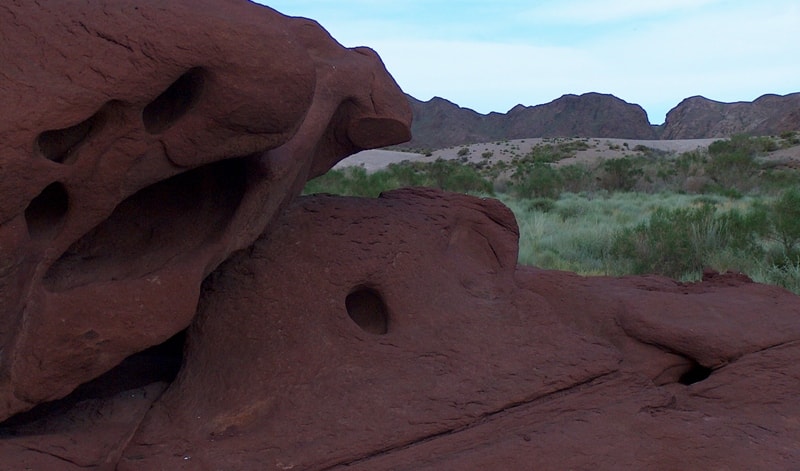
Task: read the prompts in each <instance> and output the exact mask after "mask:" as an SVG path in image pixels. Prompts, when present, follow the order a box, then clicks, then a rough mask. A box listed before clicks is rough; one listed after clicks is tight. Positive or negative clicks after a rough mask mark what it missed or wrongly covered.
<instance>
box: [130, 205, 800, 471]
mask: <svg viewBox="0 0 800 471" xmlns="http://www.w3.org/2000/svg"><path fill="white" fill-rule="evenodd" d="M516 242H517V229H516V224H515V223H514V221H513V218H512V215H511V214H510V212H509V211H508V209H506V208H505V207H503V206H501V205H500V204H499V203H498V202H496V201H493V200H480V199H477V198H472V197H467V196H460V195H454V194H445V193H441V192H437V191H432V190H402V191H396V192H390V193H387V194H385V195H384V196H383V197H382V198H381V199H378V200H365V199H352V198H336V197H315V198H306V199H303V200H301V201H299V202H298V204H297V205H296V206H295V207H294V208H293V209H292V210H291V211H290V213H289V214H288V215H287V216H286V217H285V219H283V220H282V221H281V224H280V227H278V228H277V229H276V230H275V231H274V232H272V234H271V235H270V237H269V238H262V239H261V240H259V241H258V242H257V243H256V245H255V246H254V248H253V250H252V251H250V252H248V253H247V254H244V253H242V254H239V255H237V256H235V257H234V258H233V259H232V260H230V261H229V262H228V263H226V264H225V265H224V266H223V267H222V268H221V270H220V272H219V275H218V276H215V277H213V278H212V279H211V280H210V281H209V282H208V284H207V285H206V286H205V291H204V293H205V294H204V297H203V300H202V302H201V306H200V310H199V314H198V318H197V319H196V322H195V323H194V324H193V326H192V327H191V329H190V330H189V333H188V336H189V344H188V345H189V346H188V350H187V356H186V361H185V364H184V367H183V369H182V371H181V374H180V375H179V377H178V379H177V381H176V382H175V383H173V384H172V385H171V387H170V389H169V390H168V392H167V393H166V394H165V396H163V398H161V399H160V400H159V401H158V402H157V403H156V404H155V407H154V409H153V410H151V411H150V413H149V414H148V415H147V417H146V418H145V421H144V422H143V425H142V427H141V428H140V430H139V431H138V432H137V434H136V436H135V437H134V438H133V440H132V442H131V445H130V446H129V448H128V449H127V450H126V451H125V454H124V457H123V460H122V464H121V465H120V469H124V470H144V469H159V468H158V466H162V467H163V469H175V468H178V467H179V466H180V465H181V464H184V463H186V462H187V461H189V462H191V463H193V464H192V466H197V469H204V468H209V469H215V468H219V467H223V466H232V467H234V468H238V469H270V468H277V469H281V468H283V469H329V468H338V467H340V466H341V467H345V466H347V467H352V468H355V469H364V470H380V469H408V470H414V469H431V470H433V469H437V470H439V469H476V470H477V469H487V468H493V469H531V468H533V469H569V468H573V469H620V468H625V469H691V468H694V469H699V468H703V469H708V468H712V467H719V468H722V469H753V468H759V467H761V468H763V467H766V468H769V469H786V468H788V467H789V466H790V465H792V464H793V463H796V462H798V460H800V449H798V448H797V447H796V444H797V443H798V440H800V422H799V421H798V419H800V410H799V409H798V408H797V406H796V400H795V399H796V393H795V391H796V390H797V388H798V386H800V366H797V365H799V364H800V363H798V362H797V361H796V359H797V358H798V355H800V342H798V339H800V316H799V314H800V298H798V297H796V296H794V295H791V294H790V293H788V292H786V291H784V290H781V289H779V288H775V287H770V286H764V285H758V284H755V283H750V282H747V281H745V280H742V279H740V278H737V277H725V276H718V277H715V278H714V279H713V280H710V281H708V282H703V283H697V284H688V285H687V284H681V283H677V282H675V281H672V280H669V279H666V278H661V277H631V278H622V279H613V278H584V277H580V276H577V275H574V274H570V273H561V272H547V271H541V270H536V269H532V268H524V267H521V268H516V265H515V262H514V261H515V258H516V250H517V245H516Z"/></svg>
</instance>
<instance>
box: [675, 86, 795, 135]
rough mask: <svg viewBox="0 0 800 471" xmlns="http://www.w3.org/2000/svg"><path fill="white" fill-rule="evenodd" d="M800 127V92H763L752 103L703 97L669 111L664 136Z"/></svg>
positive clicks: (775, 131) (777, 131)
mask: <svg viewBox="0 0 800 471" xmlns="http://www.w3.org/2000/svg"><path fill="white" fill-rule="evenodd" d="M799 129H800V93H792V94H789V95H784V96H781V95H764V96H762V97H760V98H758V99H757V100H755V101H753V102H738V103H721V102H718V101H713V100H709V99H708V98H704V97H701V96H696V97H691V98H687V99H685V100H683V101H682V102H681V103H680V104H679V105H678V106H676V107H675V108H673V109H672V110H670V112H669V113H667V119H666V121H665V122H664V125H663V131H662V138H663V139H699V138H711V137H729V136H731V135H733V134H741V133H746V134H752V135H770V134H780V133H781V132H784V131H796V130H799Z"/></svg>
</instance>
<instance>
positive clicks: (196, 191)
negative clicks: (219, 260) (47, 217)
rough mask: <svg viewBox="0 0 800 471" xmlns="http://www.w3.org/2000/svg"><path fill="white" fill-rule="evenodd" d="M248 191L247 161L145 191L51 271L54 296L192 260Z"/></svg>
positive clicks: (123, 205) (120, 207) (201, 171)
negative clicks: (60, 292) (194, 254)
mask: <svg viewBox="0 0 800 471" xmlns="http://www.w3.org/2000/svg"><path fill="white" fill-rule="evenodd" d="M246 187H247V162H246V160H245V159H238V158H237V159H229V160H223V161H221V162H215V163H213V164H209V165H206V166H203V167H198V168H195V169H192V170H189V171H187V172H184V173H182V174H179V175H176V176H174V177H171V178H168V179H166V180H163V181H160V182H158V183H155V184H153V185H151V186H148V187H145V188H143V189H141V190H139V191H138V192H136V193H135V194H133V195H131V196H130V197H128V198H127V199H125V200H124V201H122V202H121V203H120V204H119V205H118V206H117V208H116V209H115V210H114V212H113V213H112V214H111V215H110V216H109V217H108V219H106V220H105V221H103V222H102V223H100V224H98V225H97V226H96V227H95V228H93V229H92V230H91V231H89V232H88V233H86V234H85V235H84V236H83V237H81V238H80V239H79V240H77V241H76V242H75V243H73V244H72V246H70V247H69V248H68V249H67V251H66V252H65V253H64V254H63V255H62V256H61V258H59V259H58V260H57V261H56V262H55V263H54V264H53V265H52V266H51V267H50V269H49V270H48V272H47V274H45V277H44V279H43V283H44V286H45V287H46V288H47V289H48V290H50V291H54V292H58V291H64V290H67V289H72V288H75V287H77V286H84V285H87V284H90V283H94V282H100V281H112V280H129V279H135V278H141V277H143V276H145V275H147V274H149V273H154V272H156V271H158V270H159V269H161V268H162V267H164V266H165V265H167V264H169V263H174V260H175V259H177V258H179V257H191V256H192V254H193V253H197V252H199V251H202V250H204V249H205V247H207V246H208V244H212V243H215V242H216V241H218V240H219V237H221V236H222V235H223V234H224V233H225V230H227V228H228V225H229V224H230V221H231V218H233V216H234V215H235V213H236V211H237V209H238V208H239V205H240V203H241V201H242V198H243V197H244V194H245V190H246Z"/></svg>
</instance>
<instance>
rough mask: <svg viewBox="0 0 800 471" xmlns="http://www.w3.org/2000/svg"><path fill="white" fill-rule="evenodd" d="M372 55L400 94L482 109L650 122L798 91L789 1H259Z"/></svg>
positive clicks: (798, 38)
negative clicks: (555, 107) (706, 104)
mask: <svg viewBox="0 0 800 471" xmlns="http://www.w3.org/2000/svg"><path fill="white" fill-rule="evenodd" d="M258 3H262V4H266V5H268V6H270V7H272V8H274V9H276V10H278V11H280V12H281V13H284V14H286V15H290V16H303V17H307V18H312V19H314V20H316V21H318V22H319V23H320V24H321V25H322V26H323V27H324V28H325V29H327V30H328V32H330V33H331V35H332V36H333V37H334V38H335V39H336V40H337V41H339V42H340V43H341V44H343V45H344V46H347V47H355V46H369V47H371V48H373V49H375V50H376V51H377V52H378V54H379V55H380V56H381V58H382V59H383V62H384V63H385V64H386V67H387V69H388V70H389V72H390V73H391V74H392V76H393V77H394V78H395V80H396V81H397V83H398V84H399V85H400V87H401V88H402V89H403V90H404V91H405V92H406V93H408V94H410V95H412V96H413V97H415V98H417V99H420V100H423V101H427V100H429V99H430V98H432V97H434V96H439V97H442V98H445V99H447V100H450V101H452V102H454V103H456V104H458V105H460V106H462V107H465V108H471V109H473V110H475V111H477V112H479V113H484V114H485V113H489V112H492V111H497V112H501V113H504V112H506V111H508V110H509V109H511V108H513V107H514V106H515V105H517V104H522V105H525V106H533V105H539V104H543V103H548V102H550V101H553V100H555V99H557V98H559V97H560V96H562V95H565V94H582V93H586V92H599V93H610V94H613V95H615V96H617V97H619V98H621V99H623V100H625V101H627V102H629V103H636V104H638V105H641V106H642V107H643V108H644V109H645V111H646V112H647V114H648V118H649V120H650V122H651V123H652V124H661V123H663V122H664V119H665V115H666V113H667V112H668V111H669V110H670V109H672V108H673V107H675V106H677V105H678V103H680V101H681V100H683V99H684V98H688V97H690V96H695V95H702V96H704V97H706V98H709V99H712V100H716V101H722V102H735V101H752V100H754V99H756V98H758V97H759V96H761V95H764V94H766V93H776V94H780V95H784V94H787V93H794V92H800V1H798V0H551V1H536V0H527V1H526V0H480V1H479V0H450V1H445V0H399V1H389V0H258Z"/></svg>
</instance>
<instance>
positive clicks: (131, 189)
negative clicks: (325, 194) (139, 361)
mask: <svg viewBox="0 0 800 471" xmlns="http://www.w3.org/2000/svg"><path fill="white" fill-rule="evenodd" d="M0 26H2V28H0V31H2V40H0V64H2V66H0V68H2V74H1V75H0V109H2V110H3V113H1V114H0V146H1V147H0V168H1V169H2V173H1V174H0V192H2V195H3V198H2V200H0V420H2V419H4V418H7V417H9V416H10V415H12V414H14V413H16V412H20V411H22V410H25V409H28V408H30V407H31V406H33V405H35V404H38V403H41V402H43V401H47V400H52V399H56V398H59V397H62V396H64V395H66V394H67V393H69V392H70V391H72V390H73V389H74V388H75V387H76V386H78V385H79V384H81V383H83V382H85V381H88V380H90V379H92V378H94V377H96V376H98V375H99V374H101V373H103V372H105V371H107V370H108V369H110V368H111V367H113V366H114V365H116V364H117V363H119V362H120V361H121V360H123V359H124V358H126V357H127V356H129V355H131V354H132V353H135V352H138V351H141V350H143V349H145V348H147V347H149V346H152V345H155V344H159V343H161V342H163V341H165V340H166V339H167V338H169V337H171V336H173V335H174V334H176V333H177V332H179V331H181V330H183V329H184V328H186V327H187V326H188V324H189V322H190V321H191V319H192V317H193V316H194V314H195V310H196V305H197V299H198V296H199V294H200V284H201V282H202V280H203V279H204V278H205V276H206V275H208V274H209V273H211V271H213V270H214V269H215V268H216V267H217V266H218V265H219V264H220V263H221V262H222V261H223V260H225V259H226V258H227V257H228V256H229V255H230V254H231V253H232V252H234V251H236V250H239V249H242V248H245V247H247V246H248V245H250V244H251V243H252V242H253V240H254V239H255V238H256V237H257V236H258V235H259V234H261V233H262V232H263V231H264V230H265V228H266V227H267V226H268V224H269V222H270V221H271V220H273V219H274V217H275V215H276V214H277V213H278V211H279V209H280V208H281V207H282V206H283V205H285V204H286V203H287V202H288V201H289V200H291V198H292V197H294V196H295V195H296V194H297V193H298V192H299V191H300V190H301V189H302V186H303V184H304V183H305V181H306V180H307V179H308V178H310V177H313V176H315V175H319V174H321V173H324V172H325V171H326V170H328V169H329V168H330V167H331V166H332V165H334V164H335V163H336V162H337V161H338V160H340V159H341V158H343V157H345V156H347V155H350V154H352V153H353V152H354V151H357V150H359V149H364V148H372V147H376V146H382V145H387V144H392V143H398V142H402V141H404V140H407V139H408V138H409V126H410V119H411V118H410V110H409V108H408V105H407V103H406V100H405V97H404V95H403V94H402V92H401V91H400V89H399V88H398V87H397V85H396V84H395V82H394V80H393V79H392V78H391V76H390V75H389V74H388V73H387V72H386V71H385V69H384V67H383V65H382V63H381V61H380V59H379V58H378V57H377V55H376V54H375V53H374V52H372V51H371V50H369V49H366V48H358V49H345V48H343V47H342V46H340V45H339V44H338V43H336V42H335V41H334V40H333V39H332V38H331V37H330V36H329V35H328V33H327V32H326V31H325V30H324V29H322V28H321V27H319V26H318V25H317V24H316V23H314V22H313V21H310V20H306V19H295V18H288V17H285V16H283V15H280V14H279V13H277V12H275V11H273V10H270V9H268V8H266V7H261V6H258V5H255V4H251V3H249V2H246V1H240V0H222V1H220V0H202V1H195V0H191V1H189V0H186V1H170V2H168V3H166V4H165V3H164V2H160V1H145V2H141V1H125V0H113V1H112V0H109V1H97V2H84V1H77V0H76V1H66V2H64V1H42V2H13V3H11V4H7V5H3V6H2V7H0Z"/></svg>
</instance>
